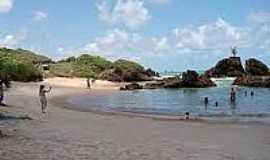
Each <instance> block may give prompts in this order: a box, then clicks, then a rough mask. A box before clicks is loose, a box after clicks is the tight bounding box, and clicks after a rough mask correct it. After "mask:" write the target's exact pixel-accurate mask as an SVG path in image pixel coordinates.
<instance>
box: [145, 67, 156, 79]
mask: <svg viewBox="0 0 270 160" xmlns="http://www.w3.org/2000/svg"><path fill="white" fill-rule="evenodd" d="M145 74H146V75H148V76H149V77H159V73H158V72H156V71H154V70H152V69H151V68H148V69H147V70H145Z"/></svg>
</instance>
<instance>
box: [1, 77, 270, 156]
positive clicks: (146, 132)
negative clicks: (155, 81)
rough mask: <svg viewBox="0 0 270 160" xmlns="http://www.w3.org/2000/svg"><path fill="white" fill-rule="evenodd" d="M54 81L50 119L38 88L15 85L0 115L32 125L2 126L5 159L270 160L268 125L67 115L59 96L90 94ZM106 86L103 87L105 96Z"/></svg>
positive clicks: (12, 123) (11, 122)
mask: <svg viewBox="0 0 270 160" xmlns="http://www.w3.org/2000/svg"><path fill="white" fill-rule="evenodd" d="M50 81H51V80H48V81H46V82H45V83H49V84H51V85H52V86H53V90H52V93H51V94H50V95H49V97H48V98H49V105H48V111H49V112H48V114H46V115H42V114H41V111H40V106H39V100H38V97H37V95H38V93H37V92H38V85H39V84H38V83H27V84H26V83H15V84H14V85H13V88H12V89H10V90H9V91H8V93H7V94H8V95H7V103H8V104H9V105H10V106H9V107H7V108H2V107H0V110H1V111H2V112H5V113H6V114H8V115H12V116H22V115H28V116H30V117H31V118H33V120H7V121H0V130H2V131H3V132H4V133H5V134H7V136H6V137H4V138H0V159H1V160H17V159H22V160H25V159H34V160H39V159H61V160H66V159H70V160H71V159H104V160H108V159H115V160H121V159H123V160H127V159H129V160H130V159H131V160H132V159H134V160H143V159H145V160H148V159H149V160H150V159H151V160H174V159H175V160H179V159H188V160H193V159H194V160H195V159H196V160H197V159H198V160H219V159H220V160H226V159H230V160H231V159H234V160H235V159H236V160H255V159H256V160H268V159H269V157H270V134H269V133H270V126H267V125H255V124H232V123H230V124H225V123H207V122H199V121H197V122H192V123H191V122H184V121H177V120H171V121H167V120H154V119H151V118H143V117H135V116H122V115H110V116H108V115H106V114H97V113H91V112H79V111H74V110H68V109H65V108H63V107H64V106H63V101H62V99H61V98H60V97H63V95H71V94H82V93H85V94H88V92H89V91H88V90H86V89H84V88H83V87H81V86H72V85H71V86H70V85H68V84H67V85H58V84H57V83H56V82H55V80H53V81H52V82H53V83H52V82H50ZM66 82H67V81H66ZM117 85H118V84H117ZM101 86H102V85H101ZM108 86H110V85H107V86H106V87H107V88H110V87H108ZM106 87H100V88H102V90H103V91H105V92H106V90H104V89H106ZM116 88H117V87H116ZM96 89H97V91H99V92H100V91H101V90H100V89H98V88H96ZM110 89H111V88H110ZM57 98H58V100H55V99H57Z"/></svg>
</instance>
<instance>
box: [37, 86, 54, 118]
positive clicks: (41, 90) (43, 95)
mask: <svg viewBox="0 0 270 160" xmlns="http://www.w3.org/2000/svg"><path fill="white" fill-rule="evenodd" d="M51 89H52V87H50V88H49V89H48V90H46V89H45V86H44V85H40V88H39V98H40V103H41V110H42V113H46V112H45V110H46V108H47V98H46V93H48V92H50V91H51Z"/></svg>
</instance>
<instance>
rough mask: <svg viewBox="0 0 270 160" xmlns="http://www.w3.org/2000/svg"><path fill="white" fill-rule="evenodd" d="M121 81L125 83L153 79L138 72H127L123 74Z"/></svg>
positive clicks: (143, 72) (142, 72)
mask: <svg viewBox="0 0 270 160" xmlns="http://www.w3.org/2000/svg"><path fill="white" fill-rule="evenodd" d="M121 77H122V79H123V81H125V82H136V81H152V80H153V77H152V76H149V75H147V74H146V73H145V71H140V70H127V71H125V72H123V74H122V76H121Z"/></svg>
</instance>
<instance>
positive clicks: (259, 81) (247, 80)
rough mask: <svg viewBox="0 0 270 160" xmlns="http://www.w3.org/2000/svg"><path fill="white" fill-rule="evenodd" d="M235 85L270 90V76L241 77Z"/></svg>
mask: <svg viewBox="0 0 270 160" xmlns="http://www.w3.org/2000/svg"><path fill="white" fill-rule="evenodd" d="M233 84H234V85H241V86H249V87H267V88H270V76H251V75H246V76H241V77H238V78H236V80H235V81H234V83H233Z"/></svg>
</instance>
